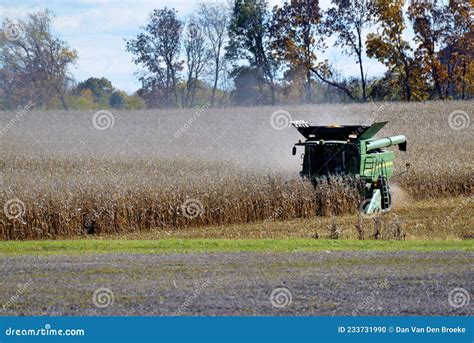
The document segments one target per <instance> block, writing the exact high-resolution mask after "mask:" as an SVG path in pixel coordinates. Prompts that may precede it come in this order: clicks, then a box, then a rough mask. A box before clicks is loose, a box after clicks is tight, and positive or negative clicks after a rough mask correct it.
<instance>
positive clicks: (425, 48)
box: [408, 1, 447, 99]
mask: <svg viewBox="0 0 474 343" xmlns="http://www.w3.org/2000/svg"><path fill="white" fill-rule="evenodd" d="M408 17H409V18H410V20H411V22H412V24H413V31H414V32H415V41H416V42H417V43H419V45H418V47H417V49H416V51H415V56H416V57H417V58H418V59H419V60H420V61H422V62H423V66H424V67H425V68H426V70H427V72H428V73H429V74H430V75H431V79H432V82H433V84H434V89H435V91H436V93H437V94H438V97H439V98H440V99H443V97H444V96H443V91H442V84H443V83H444V82H445V81H446V78H447V73H446V71H445V69H446V68H444V67H443V65H442V63H441V60H440V59H439V52H438V51H437V49H438V48H439V47H440V43H441V40H442V37H443V32H444V31H445V30H446V29H447V27H446V16H445V14H444V10H443V6H442V5H440V4H439V3H437V2H425V1H423V2H418V1H414V2H412V3H411V4H410V6H409V7H408Z"/></svg>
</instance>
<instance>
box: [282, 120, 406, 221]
mask: <svg viewBox="0 0 474 343" xmlns="http://www.w3.org/2000/svg"><path fill="white" fill-rule="evenodd" d="M387 123H388V122H379V123H374V124H373V125H371V126H362V125H349V126H340V125H331V126H311V125H310V124H309V123H307V122H305V121H303V120H299V121H294V122H292V123H291V124H292V125H293V126H294V127H295V128H296V129H297V130H298V131H299V132H300V133H301V134H302V135H303V136H304V138H305V141H304V142H301V140H300V141H299V142H298V143H296V144H295V146H294V147H293V151H292V153H293V155H296V152H297V146H303V147H304V153H303V154H302V158H303V164H302V166H303V169H302V171H301V172H300V175H301V176H302V177H304V178H307V179H309V180H311V181H312V182H313V184H314V185H317V184H318V183H321V182H327V180H329V179H332V178H350V179H351V180H357V181H358V182H357V184H358V185H360V190H361V194H362V196H363V197H364V199H365V200H364V201H363V202H362V204H361V206H360V211H361V212H363V213H365V214H372V213H375V212H379V211H388V210H390V208H391V206H392V194H391V192H390V186H389V180H390V178H392V177H393V176H394V175H393V174H394V173H393V160H394V159H395V153H394V152H393V151H390V150H386V148H388V147H390V146H392V145H398V148H399V149H400V150H401V151H406V149H407V140H406V137H405V136H401V135H400V136H394V137H386V138H381V139H374V138H373V137H374V136H375V134H376V133H377V132H379V131H380V130H381V129H382V128H383V127H384V126H385V125H386V124H387ZM408 168H409V164H407V169H408Z"/></svg>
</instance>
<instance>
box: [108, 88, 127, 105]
mask: <svg viewBox="0 0 474 343" xmlns="http://www.w3.org/2000/svg"><path fill="white" fill-rule="evenodd" d="M109 104H110V107H112V108H125V107H126V105H127V94H125V93H124V92H121V91H115V92H113V93H112V94H111V95H110V98H109Z"/></svg>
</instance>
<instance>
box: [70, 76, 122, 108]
mask: <svg viewBox="0 0 474 343" xmlns="http://www.w3.org/2000/svg"><path fill="white" fill-rule="evenodd" d="M86 89H88V90H90V91H91V94H92V96H93V97H94V100H95V101H96V102H98V103H102V104H104V103H108V102H109V97H110V95H111V94H112V92H113V91H114V87H113V86H112V82H110V81H109V80H108V79H106V78H105V77H101V78H97V77H90V78H88V79H87V80H85V81H82V82H79V83H78V84H77V86H76V88H75V89H74V91H73V93H74V94H77V95H79V94H81V93H82V92H83V91H84V90H86Z"/></svg>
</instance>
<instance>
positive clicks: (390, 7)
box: [366, 0, 426, 101]
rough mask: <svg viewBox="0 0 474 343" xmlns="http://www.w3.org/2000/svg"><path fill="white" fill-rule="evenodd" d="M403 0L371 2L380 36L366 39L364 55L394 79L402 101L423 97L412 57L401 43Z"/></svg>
mask: <svg viewBox="0 0 474 343" xmlns="http://www.w3.org/2000/svg"><path fill="white" fill-rule="evenodd" d="M403 5H404V1H403V0H394V1H385V0H376V1H375V15H376V20H377V22H378V23H379V25H380V27H381V29H382V32H381V33H370V34H368V35H367V41H366V46H367V55H368V56H369V57H375V58H376V59H377V60H379V61H380V62H382V63H384V64H385V65H386V66H387V67H388V68H389V70H390V71H391V73H392V74H393V75H397V77H398V80H399V82H400V84H401V85H402V89H403V99H404V100H405V101H410V100H412V98H416V99H423V98H424V97H425V95H426V94H425V91H424V86H425V85H424V79H425V75H422V70H421V69H420V65H419V63H418V61H417V60H416V59H414V58H413V56H412V49H411V47H410V44H409V43H408V42H407V41H405V40H404V39H403V32H404V30H405V21H404V18H403Z"/></svg>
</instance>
